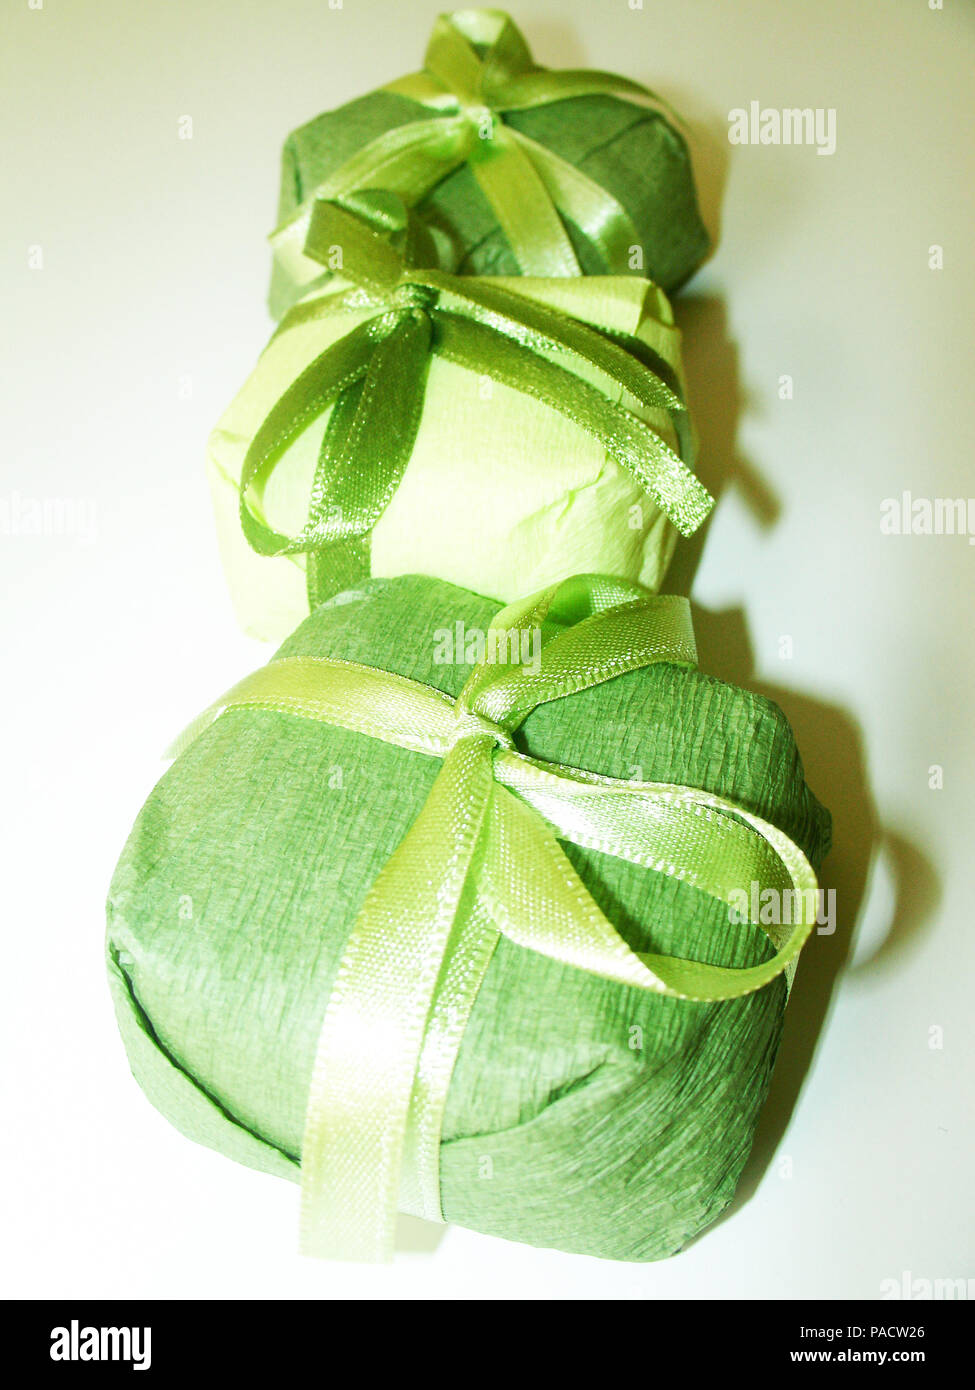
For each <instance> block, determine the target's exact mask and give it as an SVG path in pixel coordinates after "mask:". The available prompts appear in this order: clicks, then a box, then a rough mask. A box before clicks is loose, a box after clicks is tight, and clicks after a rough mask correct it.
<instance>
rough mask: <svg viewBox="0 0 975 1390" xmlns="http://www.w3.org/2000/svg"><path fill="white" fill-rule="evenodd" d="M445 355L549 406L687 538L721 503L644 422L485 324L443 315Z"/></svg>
mask: <svg viewBox="0 0 975 1390" xmlns="http://www.w3.org/2000/svg"><path fill="white" fill-rule="evenodd" d="M437 321H438V326H439V329H440V335H439V338H438V342H437V351H438V352H439V353H441V354H442V355H443V356H444V357H446V358H448V359H449V360H450V361H452V362H458V363H460V365H461V366H464V367H468V368H469V369H470V370H471V371H474V372H478V373H483V374H485V375H487V376H490V377H493V378H494V379H495V380H497V381H500V382H502V383H503V384H504V385H505V386H510V387H512V388H513V389H514V390H516V391H523V392H524V393H525V394H526V395H529V396H534V397H535V399H536V400H540V401H543V402H544V403H545V404H546V405H548V406H550V407H551V408H552V409H553V410H557V411H558V412H559V414H561V415H564V416H565V418H566V419H567V420H572V421H573V422H574V423H575V424H577V425H579V427H580V428H581V429H583V430H584V431H585V432H586V433H587V434H590V435H592V436H593V438H595V439H597V440H598V441H599V443H600V444H601V445H602V447H603V448H604V449H605V450H606V452H607V453H608V454H609V455H610V456H611V457H612V458H614V459H615V460H616V461H617V463H619V464H620V465H621V466H622V467H624V468H626V469H627V470H628V471H629V472H630V473H632V474H633V476H634V478H635V479H636V480H637V482H638V483H639V484H640V486H641V487H642V488H643V490H644V491H645V492H646V493H647V494H648V495H649V496H650V497H652V498H653V499H654V501H655V502H656V503H657V505H658V506H659V507H660V509H661V510H662V511H663V512H665V513H666V514H667V516H668V517H669V518H670V520H671V521H672V522H673V524H674V525H675V526H676V527H677V530H678V531H680V533H681V535H683V536H692V535H693V534H694V532H695V531H696V530H697V528H698V527H699V526H700V525H701V523H702V522H703V521H704V520H705V518H706V517H707V515H708V513H709V512H710V511H711V508H712V507H713V506H714V498H713V497H712V496H711V494H710V493H709V492H708V490H707V488H706V487H705V486H704V485H703V483H701V482H700V481H699V480H698V479H697V478H696V477H695V476H694V474H693V473H692V472H691V470H690V469H689V468H688V467H687V465H686V464H685V463H684V461H683V459H681V457H680V456H679V455H678V454H676V453H675V452H674V450H673V449H671V448H670V446H669V445H668V444H667V443H666V442H665V441H664V440H663V439H661V438H660V436H659V435H658V434H656V433H655V431H654V430H653V429H652V428H651V427H650V426H649V425H647V424H645V423H644V421H642V420H640V419H638V417H637V416H635V415H634V414H633V413H632V412H631V411H629V410H627V409H626V408H625V406H622V405H620V404H618V403H617V402H615V401H611V400H609V399H608V398H607V397H606V396H604V395H603V394H602V392H601V391H598V390H597V389H596V388H595V387H594V386H591V385H590V384H589V383H588V382H587V381H584V380H582V378H581V377H579V376H577V375H575V373H573V372H570V371H567V370H566V369H565V368H564V367H560V366H558V365H557V364H556V363H554V362H550V361H549V360H548V359H547V358H545V357H541V356H540V355H539V354H538V353H535V352H532V351H531V350H530V349H528V348H525V347H522V346H521V344H520V343H517V342H514V341H513V340H512V339H510V338H508V337H506V336H505V335H504V334H503V333H499V332H497V331H495V330H494V329H491V328H488V327H487V326H486V325H485V324H480V323H476V322H474V321H473V320H471V319H469V318H466V317H465V316H463V315H459V314H452V313H448V312H445V311H441V312H440V313H439V314H438V319H437Z"/></svg>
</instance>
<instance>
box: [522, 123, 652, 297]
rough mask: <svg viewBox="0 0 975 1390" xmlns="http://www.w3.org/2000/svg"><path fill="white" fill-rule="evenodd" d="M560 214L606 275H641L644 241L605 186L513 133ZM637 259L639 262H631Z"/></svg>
mask: <svg viewBox="0 0 975 1390" xmlns="http://www.w3.org/2000/svg"><path fill="white" fill-rule="evenodd" d="M512 133H513V134H514V136H515V138H516V139H517V141H518V143H519V144H520V145H521V146H522V147H523V148H524V150H525V152H526V154H527V155H528V157H529V158H530V160H531V163H532V165H533V167H534V169H535V171H536V173H537V174H538V177H539V179H540V180H541V182H542V184H543V185H544V187H545V190H546V192H547V193H548V196H549V197H550V198H551V200H552V202H553V203H554V204H555V206H556V207H557V208H558V210H559V212H560V213H561V214H562V216H563V217H566V218H568V220H569V221H570V222H572V223H573V225H574V226H576V227H578V229H579V231H580V232H581V233H582V235H583V236H584V237H585V238H586V240H587V241H588V242H589V243H590V244H591V245H592V247H593V249H594V250H595V251H596V253H597V255H598V256H599V258H600V260H601V261H602V264H603V268H604V271H605V273H606V274H607V275H633V274H638V275H642V274H643V241H642V239H641V237H640V234H639V232H638V231H637V229H636V224H635V223H634V221H633V219H632V218H631V217H630V214H629V213H628V212H627V211H626V209H625V208H624V207H623V205H622V203H619V202H617V200H616V199H615V198H614V197H613V195H612V194H611V193H610V192H609V191H608V189H605V188H602V187H601V186H600V185H599V184H598V183H595V182H594V181H593V180H592V179H590V178H589V177H587V175H586V174H584V173H583V172H582V170H581V169H577V168H576V167H575V165H573V164H569V163H568V162H567V161H566V160H564V159H562V158H561V157H560V156H559V155H557V154H555V153H554V151H552V150H550V149H547V148H546V146H545V145H540V144H539V143H538V142H537V141H536V140H532V139H530V138H529V137H528V136H527V135H522V134H521V133H520V132H519V131H514V132H512ZM635 259H638V261H639V263H638V264H636V265H635V264H634V260H635Z"/></svg>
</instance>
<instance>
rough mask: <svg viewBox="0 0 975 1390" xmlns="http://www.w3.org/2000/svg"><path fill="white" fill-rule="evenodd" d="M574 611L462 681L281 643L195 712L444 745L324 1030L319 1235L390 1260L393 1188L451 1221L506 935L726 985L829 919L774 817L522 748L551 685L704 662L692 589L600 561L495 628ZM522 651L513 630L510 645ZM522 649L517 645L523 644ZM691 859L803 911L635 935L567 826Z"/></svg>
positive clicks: (310, 1196)
mask: <svg viewBox="0 0 975 1390" xmlns="http://www.w3.org/2000/svg"><path fill="white" fill-rule="evenodd" d="M546 619H549V620H556V621H557V622H558V623H560V624H565V625H566V626H564V627H563V628H562V630H560V631H559V632H558V635H556V636H554V637H552V638H551V639H550V640H548V641H547V642H546V643H545V645H544V646H543V647H542V650H541V659H540V662H539V663H538V667H537V669H533V668H532V667H530V666H524V665H516V664H512V663H510V662H504V663H495V664H492V663H491V662H490V661H489V660H488V659H487V654H488V653H490V651H491V650H492V647H491V643H490V642H487V643H486V648H485V652H486V655H485V660H483V661H481V662H480V663H479V664H478V665H476V666H475V668H474V670H473V672H472V674H471V676H470V678H469V679H468V681H467V682H466V684H465V685H464V688H463V690H462V691H461V694H460V695H459V697H458V698H457V699H456V700H452V699H451V698H450V697H449V696H447V695H445V694H444V693H443V692H441V691H439V690H435V689H433V688H431V687H430V686H426V685H422V684H420V683H418V682H416V681H412V680H407V679H405V678H403V677H400V676H396V675H392V674H390V673H389V672H386V671H380V670H376V669H374V668H371V667H367V666H361V665H358V664H357V663H354V662H344V661H335V660H329V659H315V658H307V657H295V658H282V659H278V660H275V661H272V662H271V663H270V664H269V665H267V666H265V667H264V668H263V669H262V670H260V671H257V672H255V673H254V675H252V676H250V677H248V678H247V679H245V680H244V681H242V682H241V683H240V684H239V685H238V686H236V687H235V688H234V689H233V690H232V691H230V692H229V694H228V695H226V696H225V697H224V698H223V699H222V700H220V701H218V702H217V703H216V704H215V705H213V706H211V708H210V709H209V710H208V711H206V712H205V713H204V714H203V715H201V716H200V718H199V719H198V720H197V721H196V722H195V724H193V725H192V726H191V727H190V729H189V730H188V731H187V733H186V734H185V735H184V736H183V739H182V740H180V742H179V743H178V744H177V746H176V750H175V751H179V750H180V749H181V748H182V747H183V746H185V745H186V743H188V742H189V741H190V740H191V739H192V738H194V737H195V736H196V735H197V734H198V733H199V732H200V731H201V730H202V729H203V728H205V727H206V726H207V725H208V724H210V723H211V722H212V721H213V720H214V719H215V718H217V717H218V716H219V715H220V714H222V713H223V712H224V711H225V710H227V709H233V708H241V707H251V708H261V709H275V710H280V711H284V712H288V713H292V714H295V715H300V716H303V717H306V718H311V719H316V720H322V721H324V722H325V723H328V724H333V725H337V726H339V727H341V728H345V729H350V730H354V731H355V732H358V733H363V734H368V735H370V736H371V737H374V738H379V739H383V740H385V741H386V742H388V743H393V744H396V745H398V746H399V747H401V748H407V749H411V750H413V751H415V752H418V753H423V754H426V755H428V756H433V757H438V758H442V759H443V765H442V767H441V769H440V771H439V774H438V776H437V778H436V780H435V782H434V784H433V787H432V789H431V791H430V794H429V796H428V798H427V801H426V803H425V805H424V806H423V809H422V810H421V811H420V813H419V815H418V816H417V818H416V820H415V821H414V823H413V825H412V826H411V828H410V830H409V832H408V833H407V835H406V837H405V838H404V839H403V841H402V842H401V843H400V845H399V847H398V848H397V849H396V851H395V852H394V853H393V855H392V857H391V858H390V859H389V861H388V862H387V864H386V866H385V868H384V869H383V870H382V871H381V873H380V874H379V876H378V878H377V879H376V881H375V883H374V884H373V886H372V888H371V889H370V891H369V893H368V895H367V897H366V899H365V901H364V903H363V906H362V908H361V911H360V912H359V915H358V918H357V919H356V922H355V924H354V926H353V928H352V932H351V935H350V937H349V940H348V942H347V944H346V948H345V953H344V955H343V957H342V961H341V964H340V967H339V970H338V974H337V977H336V979H335V983H334V987H333V990H332V994H331V997H330V999H329V1002H328V1005H327V1008H326V1011H325V1017H324V1021H323V1024H322V1030H321V1035H320V1038H319V1043H318V1049H317V1054H316V1059H315V1063H314V1067H313V1072H312V1078H311V1085H310V1090H309V1099H308V1108H307V1115H306V1127H305V1135H304V1141H303V1145H302V1156H301V1173H302V1241H303V1248H304V1249H305V1250H306V1251H307V1252H309V1253H314V1254H319V1255H326V1256H330V1257H333V1258H344V1259H367V1260H376V1259H387V1258H389V1257H390V1255H391V1252H392V1244H393V1229H394V1225H395V1217H396V1211H397V1207H398V1205H400V1204H401V1205H402V1206H403V1207H404V1208H405V1209H406V1210H410V1211H414V1212H416V1213H417V1214H419V1215H423V1216H425V1217H427V1218H428V1219H433V1220H443V1216H442V1213H441V1206H440V1179H439V1168H438V1163H439V1149H440V1130H441V1120H442V1115H443V1110H444V1105H445V1103H446V1098H447V1091H448V1088H449V1084H450V1076H451V1071H452V1068H453V1065H454V1060H455V1058H456V1056H457V1053H458V1050H459V1048H460V1044H461V1040H462V1037H463V1033H464V1029H465V1027H466V1025H467V1020H468V1018H469V1017H470V1012H471V1009H472V1008H473V1004H474V1000H475V998H476V996H477V992H478V989H479V987H480V984H481V981H482V979H483V978H484V974H485V972H486V970H487V968H488V964H489V962H490V958H491V954H492V952H493V950H494V947H495V945H496V943H497V941H498V937H499V934H500V933H503V934H504V935H505V936H506V937H508V939H509V940H511V941H514V942H516V943H517V944H518V945H520V946H524V947H526V948H528V949H530V950H533V951H537V952H540V953H541V954H543V955H546V956H549V957H551V958H552V959H554V960H557V961H561V962H562V963H564V964H566V965H570V966H573V967H576V968H578V969H582V970H586V971H589V972H591V973H593V974H595V975H599V976H602V977H604V978H606V979H609V980H613V981H616V982H617V983H619V984H621V985H627V986H631V987H633V988H636V989H641V990H647V991H650V992H652V993H654V994H659V995H665V996H669V997H670V998H674V999H683V1000H694V1001H714V1000H720V999H731V998H736V997H739V996H741V995H744V994H748V993H750V992H751V991H753V990H756V989H760V988H762V987H763V986H765V985H767V984H768V983H769V982H770V981H772V980H773V979H775V978H776V976H777V975H779V974H780V973H782V972H783V971H784V972H785V973H786V980H787V983H789V984H791V976H792V972H793V970H794V968H795V963H796V958H797V956H798V953H799V951H800V950H801V948H802V946H803V944H804V943H805V941H806V938H807V937H808V935H809V933H810V931H811V928H812V925H813V922H814V920H815V907H814V899H815V894H816V878H815V875H814V873H813V870H812V868H811V866H810V865H809V863H808V861H807V860H806V858H805V856H804V855H803V853H802V851H801V850H800V849H799V848H798V847H797V846H796V845H795V844H794V843H793V842H792V841H791V840H790V839H789V838H788V836H786V835H784V834H783V833H782V832H781V831H779V830H777V829H776V828H775V826H773V825H770V824H769V823H768V822H766V821H764V820H762V819H761V818H760V817H759V816H756V815H754V814H753V813H752V812H750V811H748V810H746V809H745V808H743V807H741V806H738V805H736V804H735V803H734V802H731V801H728V800H726V799H725V798H722V797H719V796H712V795H711V794H709V793H707V792H703V791H700V790H697V789H695V788H692V787H684V786H673V785H669V784H664V783H653V782H631V781H623V780H618V779H614V778H610V777H601V776H596V775H595V774H593V773H589V772H586V771H583V770H581V769H578V768H573V767H568V766H565V765H563V764H552V763H546V762H541V761H539V760H536V759H533V758H530V757H528V756H526V755H525V754H522V753H520V752H518V751H517V749H516V748H515V743H514V734H515V731H516V730H517V728H518V726H519V725H520V724H521V723H522V721H523V720H524V719H525V718H526V717H527V716H528V714H529V713H530V712H531V711H532V710H533V709H535V708H536V706H538V705H539V704H542V703H543V702H545V701H550V700H559V699H562V698H564V697H566V696H570V695H572V694H574V693H575V692H576V691H580V690H585V689H588V688H589V687H591V686H594V685H598V684H600V683H601V682H603V681H607V680H611V679H612V678H613V677H614V676H617V675H620V674H622V673H623V672H626V671H635V670H638V669H639V668H641V667H645V666H648V665H650V664H651V663H652V662H657V661H670V662H678V663H684V664H691V663H693V662H694V661H695V659H696V657H695V650H694V639H693V633H692V630H691V625H690V610H689V607H688V604H687V601H686V600H685V599H680V598H673V597H660V596H647V595H646V593H645V591H643V590H641V589H638V588H637V587H636V586H633V585H629V584H626V583H623V582H620V581H616V580H611V579H605V578H602V577H599V576H582V577H577V578H575V579H572V580H567V581H565V582H564V583H563V584H561V585H556V586H554V587H553V588H550V589H547V590H545V591H544V592H543V593H541V594H538V595H535V596H533V597H532V598H530V599H528V600H525V601H522V602H521V603H517V604H513V605H510V606H509V607H507V608H505V609H502V610H501V612H500V613H499V614H498V615H497V616H496V618H495V619H494V622H493V623H492V625H491V630H490V631H489V633H488V638H490V637H491V634H492V633H494V634H495V638H496V641H495V647H494V650H496V651H497V650H499V649H500V647H499V645H498V642H497V639H498V638H501V639H508V640H509V641H510V639H511V637H512V636H514V637H515V638H517V637H518V636H519V635H520V634H522V633H525V632H536V631H540V629H541V624H542V623H543V621H545V620H546ZM507 650H508V651H510V650H511V647H510V645H509V646H508V648H507ZM515 650H517V644H516V647H515ZM557 836H558V838H560V839H563V840H568V841H571V842H572V843H575V844H577V845H585V846H589V847H591V848H595V849H599V850H601V851H603V852H604V853H607V854H612V855H616V856H617V857H619V858H623V859H627V860H630V861H631V862H633V863H636V864H643V865H645V866H647V867H648V868H652V869H655V870H657V871H659V872H662V873H665V874H668V875H670V876H672V877H674V878H678V879H682V880H684V881H685V882H687V883H690V884H692V885H693V886H694V887H696V888H698V889H700V890H701V891H703V892H705V893H707V894H709V895H710V896H711V897H712V898H715V899H717V900H719V901H722V902H726V903H729V904H731V903H735V902H738V901H740V900H741V897H740V895H741V894H744V896H745V898H748V896H749V888H750V885H751V884H753V883H755V882H758V883H760V884H762V885H766V886H771V887H774V888H776V889H778V890H789V891H791V892H793V893H794V894H795V895H796V899H797V904H798V909H799V910H798V913H797V920H796V922H795V925H794V926H792V927H791V928H785V929H783V931H782V932H781V933H777V934H776V935H774V936H773V932H776V929H775V928H767V927H766V928H763V930H765V931H767V932H768V934H769V935H770V936H772V940H773V944H774V945H775V946H776V947H777V949H776V952H775V954H774V955H773V956H771V957H770V958H769V959H768V960H767V961H765V962H764V963H763V964H760V965H754V966H750V967H747V968H728V967H722V966H716V965H708V964H705V963H703V962H700V961H693V960H683V959H679V958H677V957H672V956H660V955H653V954H638V953H636V952H634V951H632V950H631V949H630V948H629V947H628V946H627V945H626V943H625V942H624V941H623V939H622V938H621V937H620V936H619V934H618V933H617V931H616V929H615V928H614V927H613V925H612V924H611V923H610V922H609V921H608V919H607V918H606V917H605V916H604V915H603V913H602V912H601V911H600V909H599V908H598V907H597V905H596V903H595V902H594V901H593V899H592V897H591V896H590V894H589V892H588V890H587V889H586V887H585V885H584V884H583V882H582V880H581V879H580V878H579V876H578V875H577V873H576V871H575V870H574V868H573V867H572V865H571V863H570V862H569V860H568V858H567V857H566V856H565V854H564V853H563V851H562V849H561V848H560V847H559V845H558V842H557V839H556V837H557Z"/></svg>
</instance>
